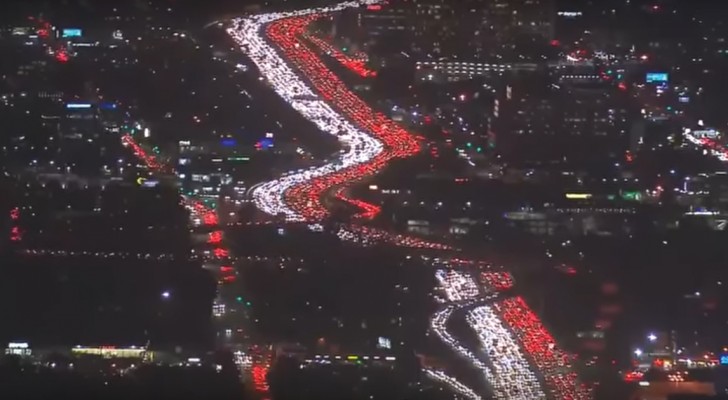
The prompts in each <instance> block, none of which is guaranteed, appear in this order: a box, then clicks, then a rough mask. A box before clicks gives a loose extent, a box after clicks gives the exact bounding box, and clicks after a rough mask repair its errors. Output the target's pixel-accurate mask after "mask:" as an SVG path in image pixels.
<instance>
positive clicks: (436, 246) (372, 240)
mask: <svg viewBox="0 0 728 400" xmlns="http://www.w3.org/2000/svg"><path fill="white" fill-rule="evenodd" d="M336 236H337V237H338V238H339V240H342V241H347V242H354V243H358V244H360V245H362V246H373V245H375V244H391V245H395V246H399V247H411V248H416V249H432V250H452V248H451V247H450V246H447V245H444V244H441V243H435V242H428V241H426V240H422V239H419V238H416V237H411V236H405V235H398V234H395V233H390V232H387V231H385V230H382V229H377V228H371V227H367V226H363V225H345V226H341V227H339V230H338V231H337V232H336Z"/></svg>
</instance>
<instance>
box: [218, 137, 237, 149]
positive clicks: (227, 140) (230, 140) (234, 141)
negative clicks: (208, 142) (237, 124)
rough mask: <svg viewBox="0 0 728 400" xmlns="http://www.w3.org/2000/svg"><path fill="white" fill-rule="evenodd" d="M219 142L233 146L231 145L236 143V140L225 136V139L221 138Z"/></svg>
mask: <svg viewBox="0 0 728 400" xmlns="http://www.w3.org/2000/svg"><path fill="white" fill-rule="evenodd" d="M220 143H221V144H222V145H223V146H225V147H233V146H235V145H236V144H238V142H237V140H235V139H233V138H226V139H223V140H222V141H221V142H220Z"/></svg>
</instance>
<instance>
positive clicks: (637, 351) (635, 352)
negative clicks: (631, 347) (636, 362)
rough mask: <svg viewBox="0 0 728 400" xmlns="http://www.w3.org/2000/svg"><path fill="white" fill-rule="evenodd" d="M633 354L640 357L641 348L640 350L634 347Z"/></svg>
mask: <svg viewBox="0 0 728 400" xmlns="http://www.w3.org/2000/svg"><path fill="white" fill-rule="evenodd" d="M634 355H636V356H637V357H640V356H641V355H642V350H640V349H636V350H635V351H634Z"/></svg>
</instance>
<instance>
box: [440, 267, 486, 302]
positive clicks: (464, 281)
mask: <svg viewBox="0 0 728 400" xmlns="http://www.w3.org/2000/svg"><path fill="white" fill-rule="evenodd" d="M435 279H437V282H438V283H439V285H440V288H441V289H442V291H443V292H444V293H445V297H446V298H447V300H449V301H463V300H468V299H472V298H475V297H478V294H480V293H479V291H478V284H477V283H476V282H475V280H474V279H473V278H472V277H471V276H470V275H469V274H466V273H463V272H460V271H455V270H444V269H438V270H437V271H435Z"/></svg>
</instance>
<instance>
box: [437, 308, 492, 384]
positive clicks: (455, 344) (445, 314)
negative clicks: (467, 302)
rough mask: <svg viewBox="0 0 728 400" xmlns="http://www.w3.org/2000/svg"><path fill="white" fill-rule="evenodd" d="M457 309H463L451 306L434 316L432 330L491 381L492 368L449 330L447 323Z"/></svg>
mask: <svg viewBox="0 0 728 400" xmlns="http://www.w3.org/2000/svg"><path fill="white" fill-rule="evenodd" d="M457 308H461V307H458V306H454V305H450V306H447V307H445V308H443V309H442V310H440V311H438V312H436V313H435V314H433V315H432V318H431V319H430V328H432V331H433V332H435V334H436V335H437V337H438V338H440V340H442V341H443V342H444V343H445V344H446V345H447V346H448V347H450V349H452V351H454V352H455V353H457V354H458V355H459V356H460V357H463V358H465V359H466V360H468V361H469V362H470V363H471V364H472V365H473V366H474V367H475V368H477V369H479V370H481V371H483V372H484V373H485V377H486V379H487V380H488V381H490V380H491V379H492V377H493V372H492V371H491V370H490V368H488V366H487V365H485V363H483V362H482V361H481V360H480V359H479V358H478V357H477V356H476V355H475V354H473V352H471V351H470V350H468V349H467V348H465V347H464V346H462V345H461V344H460V342H459V341H458V340H457V339H455V338H454V337H453V336H452V335H451V334H450V332H448V330H447V327H446V324H447V321H448V320H449V319H450V317H451V316H452V313H453V311H455V309H457Z"/></svg>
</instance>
